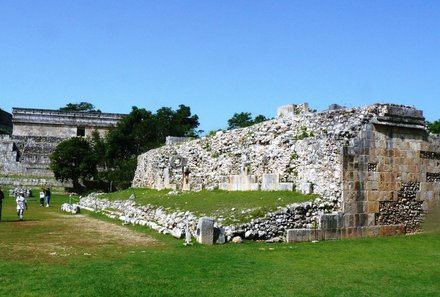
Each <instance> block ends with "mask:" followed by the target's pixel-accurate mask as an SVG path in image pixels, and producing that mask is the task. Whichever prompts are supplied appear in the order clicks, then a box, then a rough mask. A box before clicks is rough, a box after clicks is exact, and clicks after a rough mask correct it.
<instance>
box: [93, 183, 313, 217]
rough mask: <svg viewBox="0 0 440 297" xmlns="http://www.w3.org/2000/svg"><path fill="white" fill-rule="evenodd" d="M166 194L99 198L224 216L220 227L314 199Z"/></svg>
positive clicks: (262, 193) (216, 193)
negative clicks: (130, 199) (128, 200)
mask: <svg viewBox="0 0 440 297" xmlns="http://www.w3.org/2000/svg"><path fill="white" fill-rule="evenodd" d="M169 192H170V190H162V191H157V190H151V189H128V190H124V191H120V192H116V193H111V194H105V195H102V196H101V197H102V198H108V199H110V200H126V199H128V198H129V197H130V195H132V194H133V193H134V194H136V199H135V201H136V203H139V204H141V205H145V204H151V205H156V206H163V207H166V208H169V209H170V210H173V211H174V210H181V211H191V212H193V213H194V214H196V215H199V216H203V215H207V216H214V217H219V216H222V215H223V216H224V221H223V222H224V223H225V224H228V223H237V222H246V221H249V220H250V219H251V218H255V217H261V216H264V215H265V214H266V213H268V212H270V211H274V210H276V209H277V208H278V207H283V206H286V205H288V204H291V203H295V202H304V201H311V200H313V199H314V198H316V196H315V195H303V194H300V193H297V192H290V191H273V192H271V191H249V192H228V191H220V190H217V191H207V190H203V191H200V192H187V193H180V194H178V195H167V194H168V193H169Z"/></svg>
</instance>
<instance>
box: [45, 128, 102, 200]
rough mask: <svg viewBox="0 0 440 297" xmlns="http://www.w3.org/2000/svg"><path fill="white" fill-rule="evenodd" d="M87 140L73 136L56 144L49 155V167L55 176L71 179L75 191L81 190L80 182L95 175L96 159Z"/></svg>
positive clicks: (58, 178) (59, 178) (63, 179)
mask: <svg viewBox="0 0 440 297" xmlns="http://www.w3.org/2000/svg"><path fill="white" fill-rule="evenodd" d="M91 152H92V148H91V146H90V144H89V142H88V141H87V140H86V139H84V138H82V137H74V138H70V139H68V140H65V141H63V142H61V143H60V144H58V145H57V147H56V149H55V151H54V152H53V153H52V154H51V155H50V169H51V170H52V171H53V173H54V175H55V178H56V179H57V180H61V181H67V180H71V181H72V183H73V188H74V190H75V191H81V189H82V186H81V182H83V181H86V180H90V179H93V178H95V177H96V174H97V168H96V166H97V161H96V159H95V156H94V154H93V153H91Z"/></svg>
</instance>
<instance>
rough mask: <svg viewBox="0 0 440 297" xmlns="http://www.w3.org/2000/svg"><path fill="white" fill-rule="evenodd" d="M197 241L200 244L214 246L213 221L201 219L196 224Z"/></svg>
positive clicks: (211, 219)
mask: <svg viewBox="0 0 440 297" xmlns="http://www.w3.org/2000/svg"><path fill="white" fill-rule="evenodd" d="M197 241H198V242H199V243H201V244H208V245H212V244H214V219H213V218H210V217H201V218H200V219H199V222H198V224H197Z"/></svg>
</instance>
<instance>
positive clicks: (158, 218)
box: [80, 194, 335, 243]
mask: <svg viewBox="0 0 440 297" xmlns="http://www.w3.org/2000/svg"><path fill="white" fill-rule="evenodd" d="M80 207H81V208H84V209H88V210H91V211H96V212H100V213H102V214H104V215H106V216H108V217H110V218H112V219H116V220H120V221H123V222H124V223H125V224H133V225H141V226H147V227H149V228H151V229H153V230H155V231H157V232H159V233H162V234H171V235H172V236H174V237H176V238H183V237H184V236H185V229H186V226H187V224H188V229H189V232H190V233H191V235H192V237H194V238H196V237H197V224H198V222H199V219H200V218H199V217H197V216H196V215H194V214H192V213H191V212H189V211H186V212H183V211H175V212H170V211H169V210H168V209H165V208H163V207H157V206H153V205H136V202H135V201H133V200H116V201H109V200H108V199H101V198H99V195H96V194H91V195H89V196H87V197H83V198H81V200H80ZM334 208H335V205H334V204H332V203H329V202H327V201H324V200H322V199H319V198H317V199H315V201H314V202H304V203H294V204H291V205H288V206H286V207H283V208H280V209H279V210H277V211H275V212H271V213H268V214H267V215H266V216H265V217H262V218H257V219H253V220H252V221H251V222H249V223H246V224H241V225H231V226H222V225H221V224H220V223H219V222H218V219H217V220H216V221H215V222H214V228H215V229H216V231H215V232H218V233H219V234H218V235H216V236H215V237H216V242H217V243H224V242H226V241H232V239H233V238H234V237H237V236H238V237H241V238H242V239H247V240H266V241H267V240H268V241H272V242H277V241H283V240H284V238H285V236H286V232H287V229H291V228H319V219H318V218H319V216H320V215H321V214H324V213H329V212H331V211H333V210H334ZM223 215H224V214H223Z"/></svg>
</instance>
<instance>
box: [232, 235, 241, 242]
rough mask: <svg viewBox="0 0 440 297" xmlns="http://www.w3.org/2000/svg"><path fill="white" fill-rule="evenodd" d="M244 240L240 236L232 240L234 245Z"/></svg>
mask: <svg viewBox="0 0 440 297" xmlns="http://www.w3.org/2000/svg"><path fill="white" fill-rule="evenodd" d="M242 241H243V239H242V238H241V237H240V236H235V237H234V238H232V242H233V243H242Z"/></svg>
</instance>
